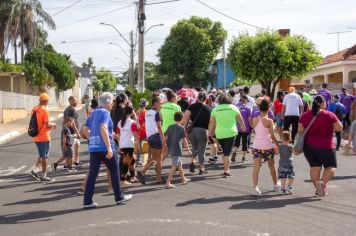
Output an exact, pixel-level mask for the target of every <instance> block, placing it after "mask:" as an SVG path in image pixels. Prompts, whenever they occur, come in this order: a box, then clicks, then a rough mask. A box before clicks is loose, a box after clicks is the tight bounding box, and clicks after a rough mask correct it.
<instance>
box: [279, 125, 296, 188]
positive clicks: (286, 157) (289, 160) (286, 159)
mask: <svg viewBox="0 0 356 236" xmlns="http://www.w3.org/2000/svg"><path fill="white" fill-rule="evenodd" d="M281 139H282V144H281V145H279V166H278V179H279V180H280V181H281V192H280V193H281V194H282V195H284V194H292V193H293V189H294V187H293V181H294V178H295V172H294V165H293V156H292V154H293V146H292V145H290V141H291V139H292V138H291V133H290V132H289V131H283V133H282V137H281ZM287 179H288V186H287V187H286V182H287Z"/></svg>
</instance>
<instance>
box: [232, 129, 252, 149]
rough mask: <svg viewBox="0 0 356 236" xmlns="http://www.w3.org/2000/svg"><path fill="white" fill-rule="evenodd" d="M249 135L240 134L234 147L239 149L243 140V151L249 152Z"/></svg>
mask: <svg viewBox="0 0 356 236" xmlns="http://www.w3.org/2000/svg"><path fill="white" fill-rule="evenodd" d="M248 135H249V134H248V133H240V132H239V134H238V135H237V136H236V139H235V144H234V146H235V147H237V148H239V147H240V143H241V139H242V151H244V152H246V151H247V139H248Z"/></svg>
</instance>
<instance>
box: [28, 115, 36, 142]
mask: <svg viewBox="0 0 356 236" xmlns="http://www.w3.org/2000/svg"><path fill="white" fill-rule="evenodd" d="M36 113H37V111H34V112H32V115H31V119H30V123H29V124H28V129H27V133H28V135H29V136H31V137H36V136H37V135H38V133H39V130H38V124H37V115H36Z"/></svg>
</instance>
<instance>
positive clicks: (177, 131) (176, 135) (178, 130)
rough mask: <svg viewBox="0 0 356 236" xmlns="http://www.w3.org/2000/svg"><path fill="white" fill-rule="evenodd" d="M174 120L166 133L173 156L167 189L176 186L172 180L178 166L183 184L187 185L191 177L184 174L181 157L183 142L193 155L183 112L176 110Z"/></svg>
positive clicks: (171, 155)
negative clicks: (183, 123) (184, 124)
mask: <svg viewBox="0 0 356 236" xmlns="http://www.w3.org/2000/svg"><path fill="white" fill-rule="evenodd" d="M174 120H175V121H176V124H174V125H171V126H169V127H168V129H167V132H166V133H165V138H166V142H167V147H168V152H169V155H170V157H171V158H172V167H171V170H170V171H169V174H168V178H167V182H166V186H165V187H166V189H170V188H175V187H176V186H174V185H173V184H171V181H172V178H173V175H174V173H175V172H176V170H177V168H178V171H179V174H180V176H181V178H182V184H183V185H186V184H187V183H188V181H189V179H187V178H186V177H185V176H184V170H183V164H182V159H181V156H182V143H183V144H184V146H185V147H186V148H187V150H188V154H189V155H192V153H191V151H190V149H189V144H188V139H187V133H186V132H185V128H184V126H183V125H182V122H183V113H182V112H176V114H174Z"/></svg>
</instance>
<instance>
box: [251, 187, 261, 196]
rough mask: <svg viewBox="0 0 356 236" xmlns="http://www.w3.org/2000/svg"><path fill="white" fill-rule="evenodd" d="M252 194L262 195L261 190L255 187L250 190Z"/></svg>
mask: <svg viewBox="0 0 356 236" xmlns="http://www.w3.org/2000/svg"><path fill="white" fill-rule="evenodd" d="M252 195H254V196H257V197H258V196H261V195H262V192H261V191H260V189H259V188H255V189H253V190H252Z"/></svg>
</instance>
